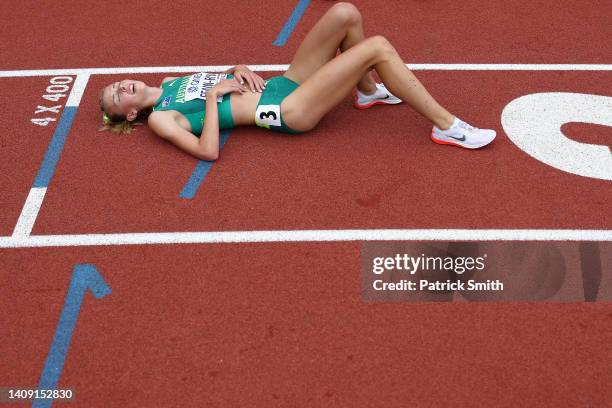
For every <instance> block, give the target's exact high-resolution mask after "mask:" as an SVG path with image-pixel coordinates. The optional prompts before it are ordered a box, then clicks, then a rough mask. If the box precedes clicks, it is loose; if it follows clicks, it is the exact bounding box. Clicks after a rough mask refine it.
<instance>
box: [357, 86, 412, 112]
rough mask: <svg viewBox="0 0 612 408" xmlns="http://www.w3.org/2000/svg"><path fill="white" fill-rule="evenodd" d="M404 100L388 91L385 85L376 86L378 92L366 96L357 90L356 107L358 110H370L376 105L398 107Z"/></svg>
mask: <svg viewBox="0 0 612 408" xmlns="http://www.w3.org/2000/svg"><path fill="white" fill-rule="evenodd" d="M398 103H402V100H401V99H399V98H398V97H397V96H395V95H393V94H392V93H391V92H389V91H388V90H387V88H386V87H385V84H376V92H374V93H373V94H372V95H366V94H363V93H361V92H360V91H359V90H357V94H356V95H355V103H354V104H353V106H355V107H356V108H357V109H368V108H371V107H372V106H374V105H397V104H398Z"/></svg>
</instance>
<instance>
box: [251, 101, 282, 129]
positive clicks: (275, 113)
mask: <svg viewBox="0 0 612 408" xmlns="http://www.w3.org/2000/svg"><path fill="white" fill-rule="evenodd" d="M255 123H256V124H257V126H261V127H265V128H268V129H269V128H270V126H281V119H280V105H260V106H258V107H257V112H255Z"/></svg>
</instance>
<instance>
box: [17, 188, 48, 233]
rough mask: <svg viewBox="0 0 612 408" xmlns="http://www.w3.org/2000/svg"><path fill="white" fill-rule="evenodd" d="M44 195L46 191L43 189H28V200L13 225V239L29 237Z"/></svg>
mask: <svg viewBox="0 0 612 408" xmlns="http://www.w3.org/2000/svg"><path fill="white" fill-rule="evenodd" d="M46 193H47V189H46V188H45V187H33V188H31V189H30V193H29V194H28V198H27V199H26V202H25V204H24V205H23V208H22V209H21V214H20V215H19V219H18V220H17V225H15V229H14V230H13V238H17V237H19V238H22V237H27V236H28V235H30V233H31V232H32V228H33V227H34V223H35V222H36V217H38V212H39V211H40V206H41V205H42V202H43V200H44V199H45V194H46Z"/></svg>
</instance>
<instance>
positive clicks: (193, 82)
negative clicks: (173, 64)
mask: <svg viewBox="0 0 612 408" xmlns="http://www.w3.org/2000/svg"><path fill="white" fill-rule="evenodd" d="M208 76H215V74H205V73H198V74H193V75H188V76H184V77H180V78H177V79H173V80H172V81H167V82H165V83H163V84H162V89H163V92H162V95H161V96H160V97H159V99H158V100H157V102H156V103H155V106H154V107H153V111H165V110H175V111H178V112H180V113H181V114H182V115H183V116H185V117H186V118H187V120H188V121H189V124H190V125H191V132H192V133H193V134H194V135H196V136H198V137H200V136H201V134H202V129H203V128H204V116H206V102H207V101H206V100H205V99H203V98H204V97H203V95H204V94H205V90H203V87H204V88H206V87H207V85H208V88H209V87H210V86H211V85H214V84H212V83H209V82H207V77H208ZM232 78H234V76H233V75H227V79H232ZM203 84H205V85H203ZM198 86H199V88H198ZM218 110H219V129H231V128H233V127H234V119H233V118H232V108H231V105H230V94H227V95H224V96H223V100H222V101H221V102H218Z"/></svg>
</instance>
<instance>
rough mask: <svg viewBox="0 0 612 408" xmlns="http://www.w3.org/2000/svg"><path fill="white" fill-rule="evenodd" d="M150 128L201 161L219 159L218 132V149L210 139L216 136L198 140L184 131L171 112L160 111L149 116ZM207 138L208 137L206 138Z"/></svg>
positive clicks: (207, 136) (203, 137) (203, 136)
mask: <svg viewBox="0 0 612 408" xmlns="http://www.w3.org/2000/svg"><path fill="white" fill-rule="evenodd" d="M148 124H149V127H150V128H151V130H153V132H155V133H156V134H157V135H158V136H159V137H161V138H162V139H166V140H167V141H169V142H170V143H172V144H174V145H175V146H176V147H178V148H179V149H181V150H183V151H185V152H187V153H189V154H191V155H192V156H194V157H196V158H198V159H200V160H209V161H212V160H217V158H218V157H219V132H218V131H217V137H216V139H217V143H216V149H215V148H214V147H215V143H214V142H213V143H205V142H209V140H208V139H214V135H208V134H207V135H204V132H202V133H203V134H202V137H200V138H198V137H196V136H195V135H194V134H193V133H191V132H189V131H188V130H186V129H183V128H182V127H181V126H180V125H179V124H178V122H177V121H176V119H175V116H174V114H173V113H172V112H170V111H158V112H153V113H151V115H149V120H148ZM205 136H206V137H205Z"/></svg>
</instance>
